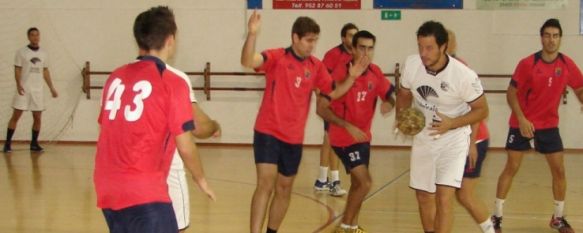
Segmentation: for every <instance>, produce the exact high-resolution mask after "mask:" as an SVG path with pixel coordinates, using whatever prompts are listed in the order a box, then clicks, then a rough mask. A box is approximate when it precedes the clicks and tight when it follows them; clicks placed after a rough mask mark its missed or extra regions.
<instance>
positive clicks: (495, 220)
mask: <svg viewBox="0 0 583 233" xmlns="http://www.w3.org/2000/svg"><path fill="white" fill-rule="evenodd" d="M492 224H493V225H494V231H495V232H496V233H502V217H496V215H492Z"/></svg>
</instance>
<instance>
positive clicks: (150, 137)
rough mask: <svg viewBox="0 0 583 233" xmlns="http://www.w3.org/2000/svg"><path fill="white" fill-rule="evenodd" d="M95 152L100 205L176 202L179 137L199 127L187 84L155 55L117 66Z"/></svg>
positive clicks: (104, 98) (104, 101)
mask: <svg viewBox="0 0 583 233" xmlns="http://www.w3.org/2000/svg"><path fill="white" fill-rule="evenodd" d="M101 103H102V106H101V112H100V114H99V119H98V122H99V124H100V126H101V131H100V133H99V140H98V141H97V153H96V156H95V171H94V177H93V180H94V183H95V191H96V192H97V206H98V207H99V208H103V209H113V210H119V209H123V208H126V207H130V206H135V205H141V204H146V203H152V202H168V203H169V202H170V198H169V196H168V186H167V184H166V178H167V177H168V171H169V169H170V162H171V160H172V155H173V153H174V150H175V149H176V142H175V140H174V138H175V137H176V136H177V135H180V134H182V133H184V132H188V131H190V130H193V129H194V122H193V120H192V107H191V105H190V100H189V90H188V86H187V84H186V82H185V81H184V80H183V79H182V78H180V77H179V76H178V75H177V74H175V73H173V72H172V71H170V70H168V69H166V64H164V63H163V62H162V61H161V60H159V59H158V58H155V57H149V56H148V57H143V58H142V59H141V60H140V61H136V62H134V63H131V64H128V65H125V66H122V67H120V68H118V69H116V70H115V71H114V72H113V73H112V74H111V75H110V76H109V78H108V80H107V82H106V84H105V86H104V89H103V95H102V99H101Z"/></svg>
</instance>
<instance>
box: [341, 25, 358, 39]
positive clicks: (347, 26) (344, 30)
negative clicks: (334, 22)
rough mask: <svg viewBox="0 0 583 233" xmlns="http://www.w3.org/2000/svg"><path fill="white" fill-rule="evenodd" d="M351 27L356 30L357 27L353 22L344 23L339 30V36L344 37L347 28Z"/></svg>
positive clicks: (350, 28)
mask: <svg viewBox="0 0 583 233" xmlns="http://www.w3.org/2000/svg"><path fill="white" fill-rule="evenodd" d="M352 29H356V30H357V31H358V27H357V26H356V25H354V24H353V23H347V24H344V26H343V27H342V30H340V37H345V36H346V33H348V30H352Z"/></svg>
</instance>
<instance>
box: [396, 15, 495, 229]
mask: <svg viewBox="0 0 583 233" xmlns="http://www.w3.org/2000/svg"><path fill="white" fill-rule="evenodd" d="M447 41H448V37H447V31H446V30H445V28H444V27H443V25H442V24H441V23H438V22H435V21H428V22H425V23H424V24H423V25H421V27H420V28H419V30H418V31H417V44H418V49H419V54H416V55H412V56H410V57H408V58H407V61H406V62H405V68H404V71H403V80H402V81H401V88H400V89H399V92H398V97H397V114H399V112H400V111H401V110H403V109H406V108H408V107H411V106H412V104H413V103H414V104H413V107H414V108H417V109H419V110H421V111H422V112H423V114H424V115H425V121H426V122H425V123H426V124H425V125H426V127H425V128H424V129H423V130H422V131H421V132H420V133H419V134H417V135H416V136H415V137H414V139H413V147H412V152H411V172H410V173H411V175H410V176H411V177H410V187H411V188H413V189H414V190H415V192H416V197H417V202H418V204H419V212H420V216H421V222H422V224H423V229H424V231H425V232H440V233H443V232H451V230H452V222H453V202H454V196H455V190H456V189H457V188H460V186H461V182H462V178H463V173H464V165H465V162H466V157H467V155H468V148H469V143H470V133H471V129H470V125H471V124H473V123H476V122H478V121H480V120H482V119H484V118H486V117H487V115H488V104H487V102H486V97H485V96H484V95H483V88H482V85H481V83H480V80H479V79H478V76H477V75H476V73H475V72H474V71H472V70H471V69H469V68H468V67H467V66H465V65H464V64H462V63H461V62H459V61H458V60H456V59H454V58H452V57H449V56H448V55H447V54H446V49H447ZM433 202H435V203H433ZM433 228H435V229H433Z"/></svg>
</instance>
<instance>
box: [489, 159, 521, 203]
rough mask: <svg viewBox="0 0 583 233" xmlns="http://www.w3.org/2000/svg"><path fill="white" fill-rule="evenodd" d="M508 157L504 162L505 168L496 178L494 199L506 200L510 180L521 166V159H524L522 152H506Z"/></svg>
mask: <svg viewBox="0 0 583 233" xmlns="http://www.w3.org/2000/svg"><path fill="white" fill-rule="evenodd" d="M507 152H508V157H507V160H506V166H505V167H504V170H503V171H502V173H501V174H500V176H499V177H498V187H497V189H496V198H498V199H506V195H508V192H509V191H510V186H512V180H513V179H514V176H515V175H516V173H517V172H518V169H519V168H520V164H522V158H523V157H524V152H522V151H515V150H507Z"/></svg>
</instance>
